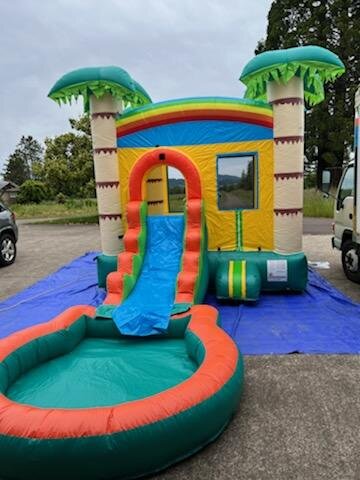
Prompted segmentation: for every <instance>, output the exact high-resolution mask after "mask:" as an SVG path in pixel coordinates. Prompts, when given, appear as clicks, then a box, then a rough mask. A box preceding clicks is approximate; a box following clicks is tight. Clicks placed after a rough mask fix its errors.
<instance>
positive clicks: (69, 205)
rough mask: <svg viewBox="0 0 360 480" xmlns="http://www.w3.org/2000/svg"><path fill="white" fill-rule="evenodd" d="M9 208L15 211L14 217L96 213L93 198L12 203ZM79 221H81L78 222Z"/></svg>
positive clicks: (47, 216)
mask: <svg viewBox="0 0 360 480" xmlns="http://www.w3.org/2000/svg"><path fill="white" fill-rule="evenodd" d="M11 209H12V210H13V211H14V212H15V214H16V218H19V219H20V218H21V219H22V218H24V219H30V218H39V219H41V218H44V219H45V218H56V219H58V218H66V219H74V218H84V217H93V216H95V215H96V214H97V204H96V199H95V198H88V199H72V198H71V199H69V200H66V201H65V203H56V202H43V203H39V204H35V203H29V204H24V205H22V204H14V205H12V206H11ZM78 223H81V222H78Z"/></svg>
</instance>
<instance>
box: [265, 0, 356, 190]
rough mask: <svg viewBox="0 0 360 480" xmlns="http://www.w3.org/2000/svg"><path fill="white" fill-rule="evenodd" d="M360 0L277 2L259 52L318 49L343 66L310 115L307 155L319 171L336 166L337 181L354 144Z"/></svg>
mask: <svg viewBox="0 0 360 480" xmlns="http://www.w3.org/2000/svg"><path fill="white" fill-rule="evenodd" d="M359 24H360V1H359V0H300V1H295V0H275V1H274V2H273V3H272V5H271V8H270V11H269V15H268V26H267V35H266V39H265V40H262V41H260V42H259V43H258V45H257V48H256V50H255V53H256V54H257V53H260V52H263V51H265V50H274V49H279V48H289V47H295V46H298V45H311V44H315V45H320V46H323V47H326V48H328V49H330V50H332V51H333V52H334V53H336V54H337V55H338V56H339V57H340V58H341V59H342V61H343V62H344V64H345V66H346V73H345V75H343V76H342V77H340V78H338V79H337V80H336V81H335V82H334V83H329V84H326V86H325V90H326V97H325V101H324V102H322V103H320V104H319V105H316V106H315V107H312V108H308V109H307V111H306V127H305V153H306V158H307V162H308V163H309V165H310V166H312V165H316V167H317V184H318V185H320V183H321V175H322V171H323V170H324V168H327V167H332V168H333V171H334V176H333V183H334V184H336V183H337V182H338V181H339V178H340V174H341V169H342V167H343V165H344V162H347V161H348V159H349V154H350V151H351V149H352V145H353V131H354V128H353V116H354V95H355V90H356V87H357V85H358V83H359V79H360V28H359Z"/></svg>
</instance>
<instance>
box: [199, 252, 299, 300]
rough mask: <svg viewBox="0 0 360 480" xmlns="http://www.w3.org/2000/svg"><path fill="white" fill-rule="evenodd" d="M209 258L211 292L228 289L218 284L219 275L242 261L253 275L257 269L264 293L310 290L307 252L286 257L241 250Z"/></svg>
mask: <svg viewBox="0 0 360 480" xmlns="http://www.w3.org/2000/svg"><path fill="white" fill-rule="evenodd" d="M208 255H209V268H210V289H211V290H217V291H221V292H223V291H224V289H223V288H220V286H219V285H217V283H216V279H217V278H218V279H220V277H221V275H219V273H218V272H219V271H220V272H221V271H224V270H227V268H228V264H229V262H230V261H236V262H239V261H241V260H245V262H246V264H247V269H248V270H249V273H250V271H251V272H252V274H254V270H257V271H258V274H259V276H260V278H259V280H260V291H270V292H271V291H283V290H293V291H300V292H301V291H303V290H304V289H305V288H306V284H307V280H308V266H307V259H306V256H305V255H304V253H293V254H289V255H282V254H280V253H275V252H240V251H239V252H209V254H208ZM254 267H255V268H254ZM256 276H258V275H256ZM222 278H223V276H222ZM252 281H253V280H252ZM250 299H251V298H249V300H250ZM254 299H255V298H254Z"/></svg>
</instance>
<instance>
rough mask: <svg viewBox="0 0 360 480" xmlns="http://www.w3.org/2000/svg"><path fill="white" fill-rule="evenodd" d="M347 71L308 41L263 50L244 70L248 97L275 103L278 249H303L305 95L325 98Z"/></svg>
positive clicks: (309, 99) (311, 101) (310, 99)
mask: <svg viewBox="0 0 360 480" xmlns="http://www.w3.org/2000/svg"><path fill="white" fill-rule="evenodd" d="M344 71H345V67H344V64H343V63H342V61H341V60H340V59H339V57H337V56H336V55H335V54H334V53H332V52H330V51H329V50H327V49H325V48H321V47H317V46H306V47H297V48H289V49H287V50H273V51H268V52H264V53H261V54H260V55H257V56H256V57H254V58H253V59H252V60H251V61H250V62H249V63H248V64H247V65H246V66H245V68H244V70H243V72H242V74H241V77H240V80H241V81H242V82H243V83H244V84H245V85H246V86H247V91H246V94H245V96H246V97H248V98H252V99H262V100H266V99H267V100H268V102H269V103H271V104H272V106H273V115H274V142H275V144H274V155H275V159H274V160H275V161H274V165H275V172H274V176H275V185H274V195H275V198H274V201H275V219H274V220H275V248H276V250H277V251H279V252H285V253H286V252H296V251H301V249H302V244H301V238H302V208H303V170H304V160H303V159H304V99H305V101H306V102H307V103H308V104H309V105H315V104H317V103H320V102H321V101H322V100H323V99H324V83H325V82H330V81H334V80H335V79H336V78H337V77H339V76H340V75H342V74H343V73H344ZM290 232H292V234H290Z"/></svg>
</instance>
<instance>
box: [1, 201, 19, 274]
mask: <svg viewBox="0 0 360 480" xmlns="http://www.w3.org/2000/svg"><path fill="white" fill-rule="evenodd" d="M17 239H18V227H17V225H16V223H15V215H14V213H13V212H12V211H11V210H9V209H8V208H6V207H5V206H4V205H3V204H2V203H0V267H5V266H6V265H11V264H12V263H14V261H15V257H16V242H17Z"/></svg>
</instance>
